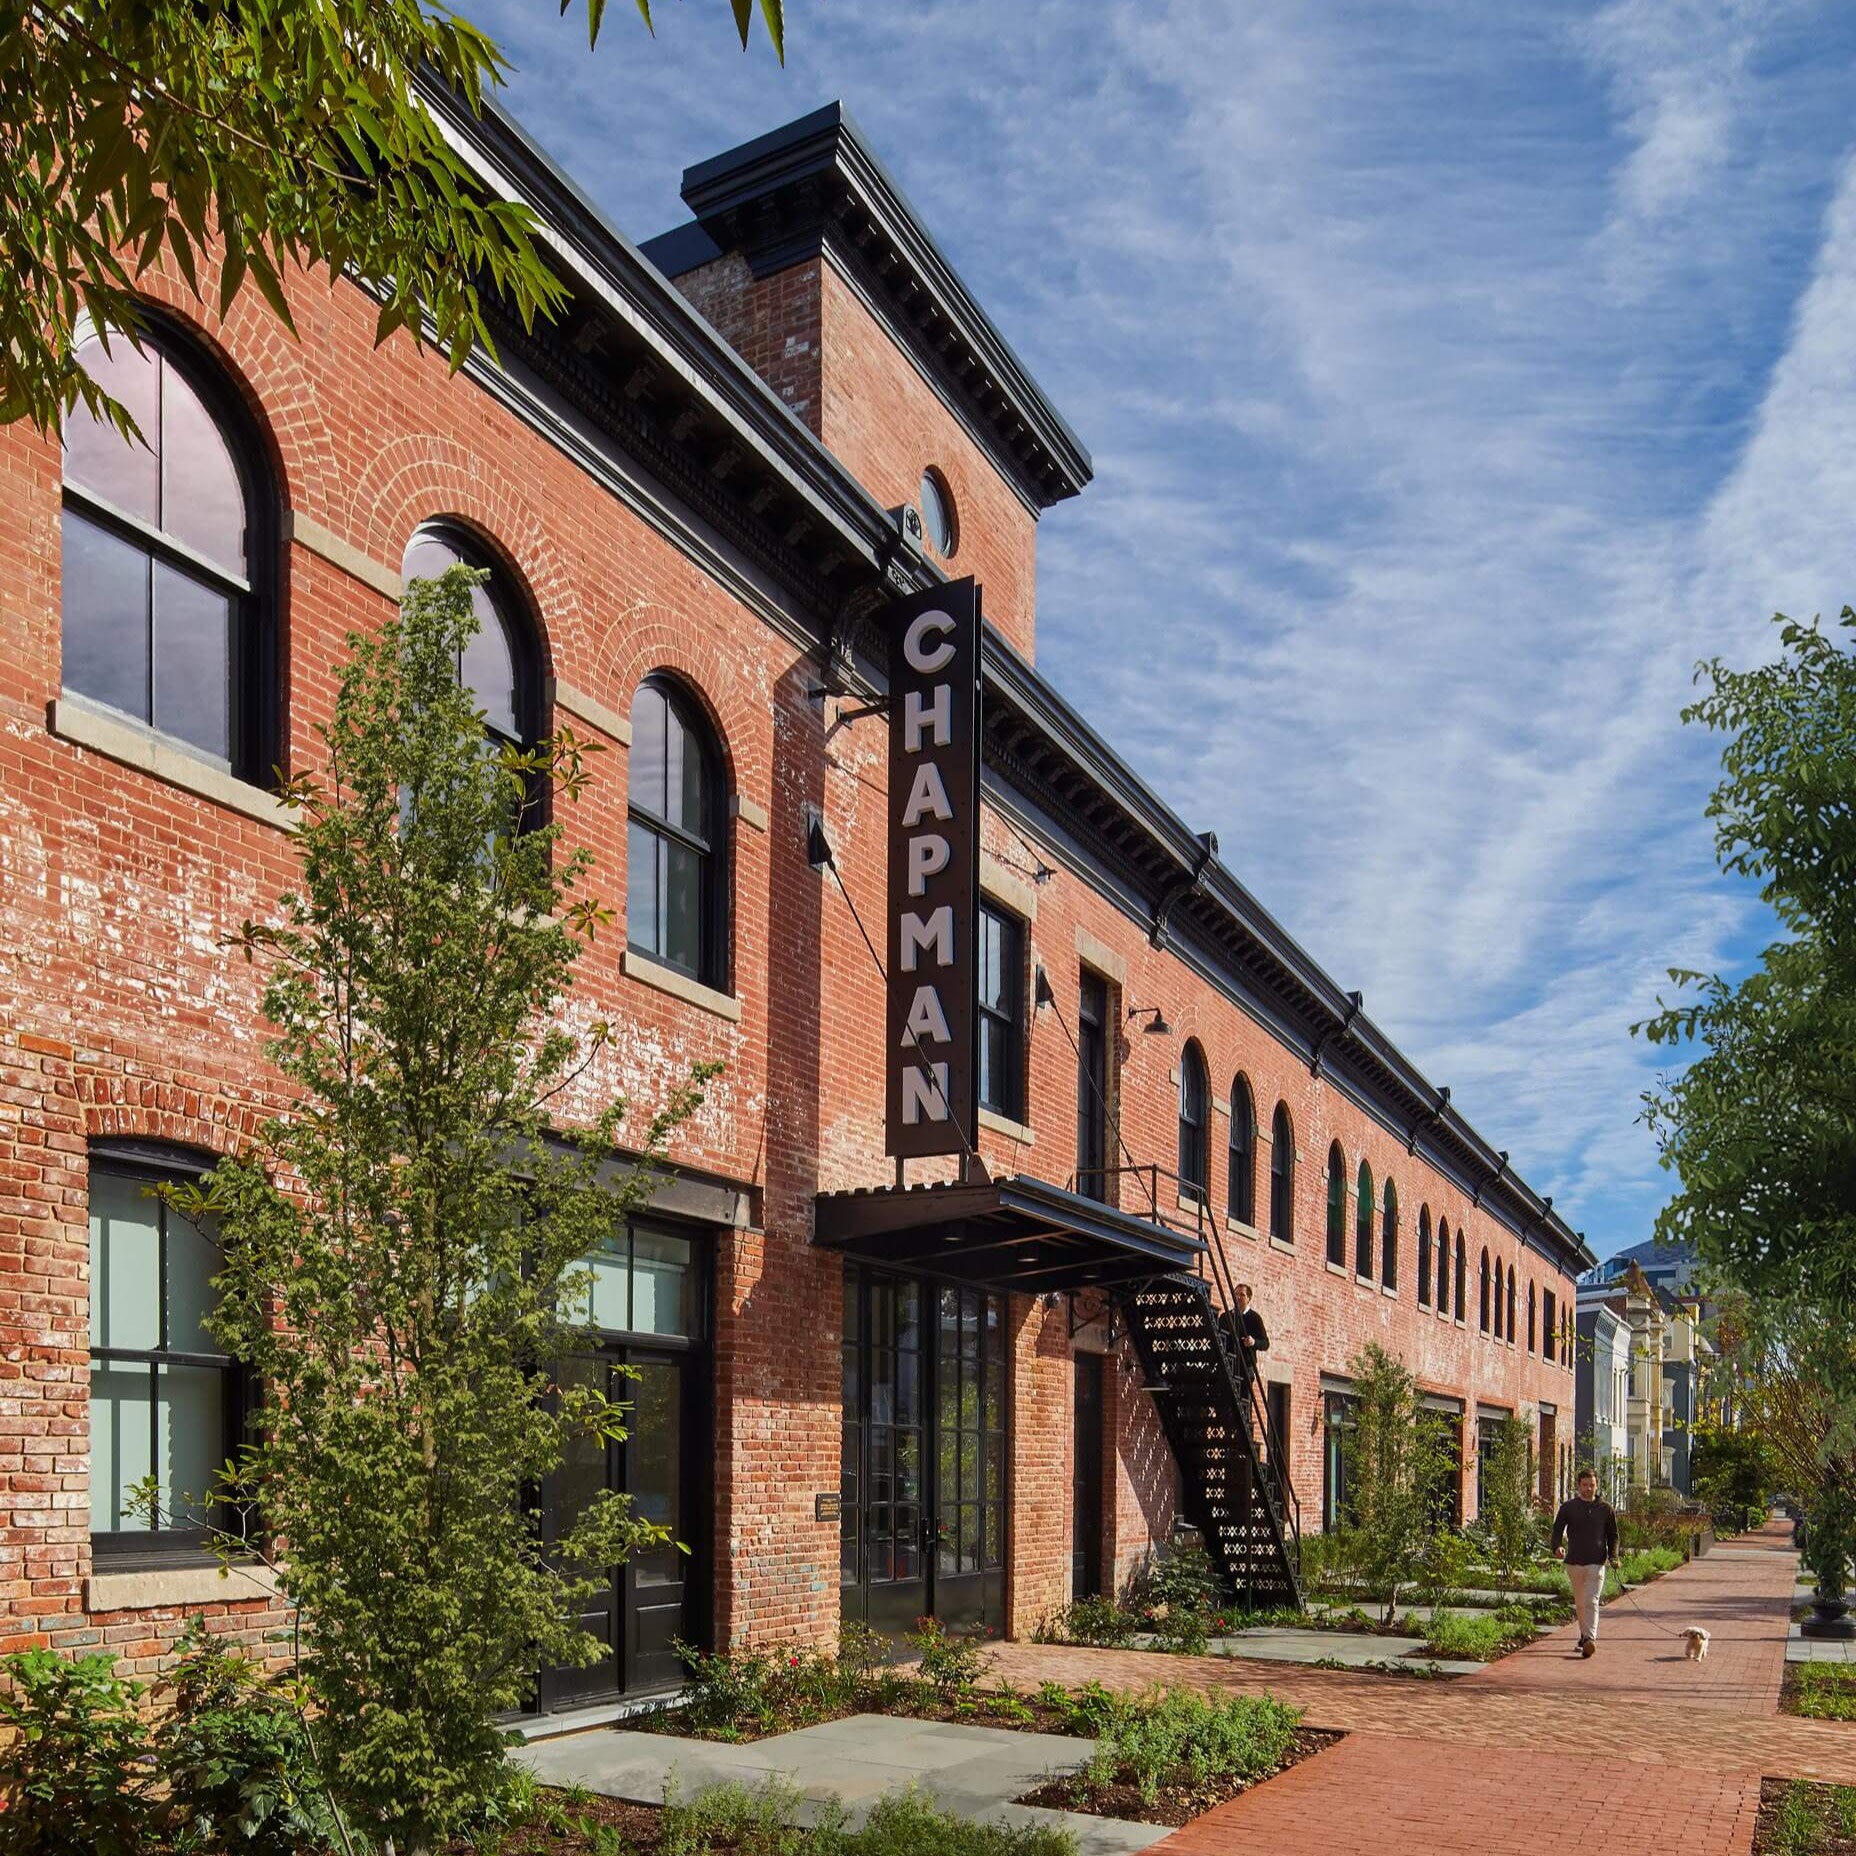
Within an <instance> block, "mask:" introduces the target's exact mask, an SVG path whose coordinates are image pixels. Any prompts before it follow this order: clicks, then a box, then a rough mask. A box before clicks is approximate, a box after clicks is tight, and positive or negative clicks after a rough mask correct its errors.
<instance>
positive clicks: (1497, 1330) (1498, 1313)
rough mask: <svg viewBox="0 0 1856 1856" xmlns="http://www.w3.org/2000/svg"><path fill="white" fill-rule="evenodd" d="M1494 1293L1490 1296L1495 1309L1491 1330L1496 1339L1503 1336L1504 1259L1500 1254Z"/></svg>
mask: <svg viewBox="0 0 1856 1856" xmlns="http://www.w3.org/2000/svg"><path fill="white" fill-rule="evenodd" d="M1494 1285H1495V1286H1494V1293H1493V1295H1492V1296H1491V1297H1490V1303H1489V1305H1490V1307H1491V1308H1492V1309H1493V1310H1494V1314H1495V1325H1494V1327H1493V1328H1492V1329H1491V1330H1490V1331H1491V1333H1492V1334H1493V1335H1494V1337H1495V1339H1497V1340H1500V1339H1501V1338H1502V1260H1501V1258H1500V1257H1499V1256H1498V1257H1497V1258H1496V1259H1495V1264H1494Z"/></svg>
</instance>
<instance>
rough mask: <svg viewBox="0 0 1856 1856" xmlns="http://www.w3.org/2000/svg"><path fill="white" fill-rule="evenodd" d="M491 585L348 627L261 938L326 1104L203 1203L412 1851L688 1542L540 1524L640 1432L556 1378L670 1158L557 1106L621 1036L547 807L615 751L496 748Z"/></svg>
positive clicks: (247, 945) (359, 1802)
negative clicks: (551, 1491) (473, 640)
mask: <svg viewBox="0 0 1856 1856" xmlns="http://www.w3.org/2000/svg"><path fill="white" fill-rule="evenodd" d="M479 577H480V576H477V575H475V574H473V573H471V572H470V571H469V570H467V569H464V568H454V569H452V570H451V571H450V572H449V573H447V574H446V575H445V576H444V577H443V579H442V580H438V581H432V582H426V581H415V582H414V583H413V585H412V587H411V588H410V589H409V591H408V594H407V597H406V600H405V602H404V605H403V607H402V613H401V617H400V618H399V620H398V621H396V622H394V623H391V624H389V625H387V626H385V627H383V628H382V630H381V631H380V632H379V633H378V634H377V635H375V636H373V637H355V638H352V639H351V640H350V652H351V655H350V658H349V660H348V662H347V664H346V666H345V668H344V670H343V672H342V676H341V683H340V692H339V696H338V699H337V702H336V706H335V712H334V719H333V721H332V723H331V724H329V725H328V726H327V727H326V728H325V729H324V730H323V740H324V743H325V746H326V761H327V765H326V770H325V771H324V772H322V773H321V774H320V775H319V776H310V775H305V776H304V777H303V778H301V779H299V780H297V781H296V782H295V783H294V784H293V785H292V786H291V787H290V788H289V789H288V791H287V797H288V799H289V802H290V803H291V805H292V806H293V807H294V808H295V810H296V812H297V814H298V815H299V818H300V824H299V826H298V829H297V832H296V839H295V842H296V848H297V852H298V855H299V858H300V863H301V879H300V885H299V887H298V889H297V890H296V891H294V892H293V893H291V894H288V895H286V896H285V897H284V898H283V899H282V901H281V903H280V905H279V910H278V915H277V918H276V919H275V920H274V921H271V922H268V923H264V924H258V923H250V922H248V923H246V924H245V925H244V927H243V928H242V930H241V931H240V932H239V934H238V935H237V937H236V944H237V945H238V946H240V947H241V948H242V949H243V951H244V953H245V955H246V957H247V958H248V959H251V960H254V961H259V962H262V963H264V964H265V965H266V967H267V969H268V975H267V983H266V988H265V994H264V1009H265V1013H266V1016H267V1018H268V1019H269V1021H270V1023H271V1025H272V1026H273V1028H274V1031H275V1035H274V1037H273V1038H272V1039H271V1041H270V1043H269V1045H268V1047H267V1049H268V1054H269V1056H270V1058H271V1060H272V1061H273V1062H274V1063H275V1064H276V1065H277V1067H278V1068H279V1070H281V1072H282V1073H283V1075H284V1076H285V1077H287V1078H288V1079H289V1081H290V1083H291V1084H292V1085H293V1086H294V1090H295V1093H296V1098H297V1100H296V1105H295V1106H294V1107H293V1108H292V1109H291V1110H290V1111H289V1112H288V1113H287V1114H284V1115H281V1116H279V1117H278V1118H277V1119H275V1120H273V1121H272V1122H270V1123H269V1124H268V1125H267V1126H266V1127H265V1129H264V1130H263V1133H262V1136H261V1138H260V1140H259V1142H258V1144H257V1147H256V1148H255V1150H254V1151H252V1152H250V1153H248V1154H245V1155H242V1156H240V1157H238V1158H235V1159H230V1160H227V1161H224V1162H222V1163H221V1164H220V1166H219V1167H218V1168H217V1169H216V1170H215V1171H214V1173H213V1174H212V1175H211V1177H210V1179H209V1181H208V1183H207V1184H206V1186H205V1187H204V1188H203V1189H202V1188H194V1189H192V1190H191V1191H182V1192H179V1193H176V1194H175V1195H174V1196H175V1198H176V1199H177V1201H178V1202H179V1203H180V1205H181V1208H182V1209H183V1210H186V1211H189V1212H191V1213H193V1214H196V1215H202V1216H203V1215H208V1214H210V1215H212V1216H214V1217H216V1219H217V1221H218V1235H219V1241H220V1244H221V1247H222V1251H223V1255H224V1269H223V1272H222V1274H221V1275H220V1276H219V1278H218V1279H217V1287H218V1290H219V1293H220V1297H221V1300H220V1304H219V1310H218V1313H217V1315H216V1316H215V1318H214V1320H213V1323H212V1326H213V1330H214V1332H215V1333H216V1334H217V1335H218V1336H219V1338H220V1339H221V1340H222V1341H223V1342H224V1343H225V1344H226V1346H227V1349H228V1351H230V1352H231V1353H233V1354H234V1355H235V1356H236V1357H237V1358H239V1359H240V1360H243V1361H246V1362H248V1363H249V1364H250V1365H251V1367H252V1368H253V1369H254V1371H255V1377H256V1378H257V1381H258V1383H259V1384H261V1385H262V1387H263V1388H264V1404H263V1407H262V1410H261V1413H260V1421H259V1426H258V1434H257V1438H256V1441H255V1442H254V1443H253V1444H252V1446H251V1447H250V1448H249V1449H248V1450H247V1451H246V1453H245V1454H244V1456H243V1458H242V1460H241V1461H240V1463H239V1464H238V1465H237V1466H236V1467H235V1469H233V1470H231V1471H229V1472H228V1487H227V1488H226V1489H225V1490H223V1491H222V1493H224V1494H227V1495H230V1496H231V1497H232V1498H233V1499H234V1500H235V1501H236V1502H239V1503H245V1504H249V1505H251V1507H252V1508H254V1509H255V1511H256V1512H257V1513H259V1514H261V1515H262V1517H263V1521H264V1526H265V1528H266V1530H267V1532H269V1533H270V1534H272V1535H274V1536H276V1537H277V1538H279V1539H280V1540H281V1541H282V1542H283V1543H284V1551H283V1555H282V1561H281V1578H282V1584H283V1588H284V1591H285V1594H286V1596H287V1598H288V1599H289V1601H290V1602H291V1603H292V1605H293V1606H294V1607H295V1610H296V1617H297V1626H298V1631H299V1638H300V1655H301V1668H302V1672H303V1675H304V1676H305V1678H306V1679H307V1681H308V1683H309V1684H310V1687H311V1690H312V1692H313V1694H314V1696H315V1698H316V1702H317V1718H316V1722H315V1736H316V1740H317V1744H318V1751H319V1755H320V1758H321V1760H322V1762H323V1765H324V1767H325V1769H326V1774H327V1777H328V1779H329V1781H330V1784H331V1788H332V1790H333V1792H334V1794H335V1796H336V1797H337V1798H338V1800H339V1801H340V1802H341V1804H342V1805H343V1806H344V1807H345V1809H346V1810H347V1812H348V1813H349V1814H350V1816H351V1817H352V1818H353V1820H354V1821H355V1822H356V1824H357V1826H358V1827H359V1828H360V1829H361V1830H362V1831H364V1832H365V1833H366V1834H367V1836H368V1837H369V1838H370V1839H372V1840H373V1841H374V1842H384V1841H387V1840H389V1839H390V1840H391V1841H392V1842H393V1844H394V1845H395V1847H397V1848H398V1849H399V1850H400V1851H402V1852H406V1851H414V1852H416V1851H421V1850H425V1849H429V1848H431V1847H433V1846H435V1845H437V1844H439V1843H442V1842H443V1841H444V1840H445V1839H446V1838H447V1837H449V1836H450V1835H452V1834H453V1833H454V1832H455V1831H456V1830H457V1829H458V1828H459V1827H460V1826H462V1825H465V1824H467V1823H469V1822H470V1820H471V1819H472V1818H473V1816H475V1815H476V1814H478V1813H480V1812H481V1811H482V1810H483V1809H484V1808H485V1807H486V1805H487V1804H489V1803H490V1802H492V1801H493V1800H494V1798H495V1796H496V1795H497V1792H498V1789H499V1786H500V1785H501V1784H502V1783H503V1780H504V1773H503V1764H502V1761H503V1754H502V1747H501V1743H500V1737H499V1735H498V1732H497V1730H496V1728H495V1726H494V1724H493V1716H494V1715H495V1714H496V1713H497V1712H498V1711H499V1710H504V1709H509V1708H513V1707H516V1706H518V1705H520V1704H521V1703H522V1702H524V1701H525V1699H527V1697H528V1695H529V1694H530V1692H531V1684H532V1681H533V1677H534V1674H535V1671H536V1669H537V1666H538V1665H539V1664H540V1663H543V1662H546V1663H573V1662H576V1661H579V1662H587V1661H590V1660H592V1658H593V1655H594V1654H595V1648H594V1645H593V1641H592V1639H591V1638H590V1637H589V1636H587V1634H586V1633H584V1632H583V1631H581V1630H580V1629H579V1627H578V1624H577V1623H576V1622H574V1621H573V1620H575V1619H577V1618H578V1616H579V1615H580V1614H581V1612H582V1611H583V1610H584V1608H585V1601H586V1600H587V1598H588V1597H589V1596H590V1594H591V1593H592V1591H593V1590H594V1589H595V1584H596V1582H597V1580H598V1579H599V1578H600V1577H601V1576H602V1575H603V1574H604V1573H605V1572H606V1570H607V1569H609V1568H611V1567H613V1566H616V1565H619V1564H621V1563H622V1562H623V1561H624V1560H625V1559H626V1558H627V1557H628V1556H629V1555H630V1554H631V1553H632V1552H634V1551H635V1550H638V1549H639V1548H641V1547H643V1546H646V1545H661V1544H662V1543H663V1541H664V1539H665V1536H664V1534H663V1532H662V1530H661V1529H658V1528H655V1527H652V1526H649V1525H647V1524H645V1523H644V1522H642V1521H641V1520H639V1519H638V1518H637V1517H636V1516H635V1515H633V1514H632V1513H631V1511H630V1509H629V1507H628V1504H627V1502H626V1500H625V1498H624V1497H622V1496H618V1495H606V1496H603V1497H601V1498H599V1499H597V1500H595V1501H594V1502H593V1503H592V1505H591V1506H589V1507H588V1508H587V1509H586V1510H585V1511H584V1512H583V1513H582V1515H581V1516H580V1517H579V1519H578V1521H577V1522H575V1523H574V1524H573V1525H572V1526H570V1527H569V1528H568V1529H567V1531H566V1533H565V1535H564V1536H563V1537H562V1538H559V1539H556V1540H553V1541H548V1540H545V1539H544V1537H543V1535H542V1532H541V1530H540V1529H539V1528H538V1526H537V1525H536V1515H535V1513H534V1491H535V1489H536V1488H537V1487H538V1486H539V1485H540V1483H541V1482H542V1480H543V1478H544V1477H545V1476H547V1475H548V1474H549V1472H550V1471H551V1470H553V1469H554V1468H556V1467H557V1466H558V1465H559V1463H560V1462H561V1460H562V1454H563V1450H564V1447H565V1445H566V1444H567V1442H568V1441H569V1440H570V1439H571V1438H572V1437H573V1436H575V1435H576V1434H581V1435H584V1434H588V1433H592V1434H597V1435H603V1436H607V1437H618V1436H622V1435H623V1432H622V1430H621V1428H620V1424H619V1414H620V1408H619V1407H617V1406H614V1405H612V1404H610V1403H609V1402H608V1401H607V1400H606V1399H605V1398H604V1396H603V1395H602V1394H600V1393H599V1392H597V1391H595V1390H594V1389H593V1388H592V1387H591V1386H589V1385H588V1384H586V1383H584V1380H583V1376H581V1377H580V1378H578V1379H577V1377H576V1376H575V1375H573V1374H570V1373H567V1372H559V1373H558V1376H557V1371H556V1369H557V1368H558V1367H559V1366H560V1365H561V1364H562V1363H564V1362H567V1361H569V1360H571V1359H572V1358H573V1356H574V1355H575V1354H576V1353H577V1352H580V1351H583V1350H584V1349H585V1347H586V1346H587V1344H588V1340H589V1335H588V1333H587V1331H586V1328H585V1326H584V1324H583V1322H582V1320H581V1319H580V1318H579V1315H578V1314H577V1313H576V1311H584V1310H585V1309H586V1306H587V1302H588V1293H587V1286H588V1283H589V1282H590V1272H588V1271H587V1270H586V1269H585V1268H584V1267H583V1264H582V1260H583V1259H585V1258H587V1257H588V1256H589V1255H592V1254H594V1253H596V1252H597V1251H598V1250H599V1248H600V1247H601V1245H602V1243H603V1242H604V1241H605V1240H607V1239H608V1238H609V1237H611V1236H612V1235H614V1233H615V1230H616V1228H617V1227H619V1226H620V1224H621V1221H622V1220H623V1217H624V1215H625V1211H626V1208H627V1206H628V1205H629V1204H630V1203H631V1202H632V1201H633V1200H634V1199H635V1198H636V1197H637V1196H638V1194H639V1192H640V1191H641V1190H642V1181H643V1177H644V1175H643V1171H642V1169H637V1168H635V1169H632V1170H630V1171H629V1172H626V1173H622V1174H621V1175H620V1176H619V1179H618V1181H617V1183H616V1184H615V1183H613V1182H612V1181H611V1180H610V1179H609V1178H608V1177H607V1174H608V1172H609V1169H608V1168H607V1167H606V1166H604V1165H603V1163H604V1162H606V1161H607V1160H608V1157H609V1156H610V1153H611V1151H612V1147H613V1144H614V1141H615V1138H616V1136H617V1134H618V1131H619V1126H620V1121H621V1116H622V1114H623V1105H622V1104H616V1103H615V1104H609V1105H607V1106H605V1107H604V1108H603V1109H601V1110H599V1111H598V1112H596V1113H593V1114H592V1115H591V1116H590V1119H588V1120H587V1121H586V1123H585V1125H584V1126H583V1128H582V1129H581V1131H580V1132H579V1134H578V1135H577V1136H576V1137H575V1138H574V1139H572V1140H563V1139H561V1138H559V1137H558V1135H557V1133H556V1130H555V1128H554V1126H553V1123H554V1119H555V1111H556V1109H557V1107H558V1105H560V1104H561V1103H562V1101H563V1100H564V1098H565V1097H566V1095H567V1094H568V1092H569V1091H571V1090H574V1089H575V1088H576V1087H578V1086H582V1085H583V1084H584V1083H585V1081H586V1078H587V1071H588V1066H589V1065H590V1064H591V1063H592V1062H593V1060H594V1058H595V1055H596V1053H597V1052H598V1051H599V1050H600V1049H601V1047H602V1046H604V1045H605V1044H606V1043H607V1042H608V1032H607V1029H606V1027H605V1026H604V1025H602V1024H597V1023H595V1024H590V1025H586V1026H585V1028H584V1029H583V1030H582V1031H580V1032H579V1033H576V1032H575V1031H572V1030H570V1029H568V1028H567V1027H568V1025H569V1024H570V1023H573V1022H574V1021H575V1020H580V1022H581V1023H583V1024H584V1022H585V1021H584V1020H583V1019H581V1018H580V1015H579V1014H578V1013H575V1012H574V1011H573V1010H572V1002H571V998H570V993H569V987H570V982H571V977H572V969H573V965H574V961H575V959H576V957H577V955H578V953H579V952H580V950H581V948H582V946H583V944H584V942H585V940H586V939H587V938H589V937H590V936H592V935H593V934H594V933H595V932H596V930H597V928H598V926H599V925H600V924H601V922H602V921H603V920H604V919H605V912H604V911H603V910H601V909H600V908H599V907H598V906H597V904H595V903H594V902H593V901H592V900H591V899H590V898H587V897H585V896H584V895H582V894H581V893H580V891H581V890H582V887H583V879H584V877H585V875H586V872H587V870H588V867H589V861H590V860H589V857H588V855H587V853H585V852H584V851H578V852H574V853H571V854H569V853H567V852H566V851H565V849H564V847H563V846H562V844H561V842H560V839H559V832H558V827H556V826H553V825H541V824H538V823H536V822H535V815H536V814H537V813H538V812H540V811H543V810H545V808H546V805H547V803H548V801H549V799H550V797H551V795H559V796H560V797H562V798H568V797H572V796H573V795H575V794H577V793H578V792H579V791H580V790H581V788H582V786H583V784H584V782H585V779H586V777H587V774H586V764H585V750H584V749H583V748H582V747H581V746H580V745H579V744H578V743H576V742H575V741H574V739H573V738H572V736H571V735H570V734H568V733H566V732H565V731H563V732H562V733H561V734H560V735H559V736H557V737H556V738H554V739H552V740H550V741H549V742H547V743H544V744H543V745H542V746H541V747H539V748H537V749H533V750H527V751H517V750H513V749H501V750H498V751H496V752H491V751H489V750H488V746H487V737H486V735H485V733H484V729H483V725H482V720H481V717H480V715H479V714H478V713H477V711H476V707H475V702H474V698H473V697H472V695H471V693H470V692H469V691H468V690H467V689H465V688H463V687H461V685H460V683H459V679H458V674H457V666H458V663H459V661H460V654H461V651H462V649H463V646H464V643H465V641H466V640H467V639H468V637H469V636H470V634H471V632H472V631H473V630H474V628H475V624H476V621H475V619H474V618H473V616H472V614H471V609H470V591H471V586H472V584H473V582H474V581H475V580H476V579H477V578H479ZM525 827H529V828H525ZM708 1073H709V1072H708V1071H707V1070H702V1071H699V1072H698V1073H697V1074H696V1076H695V1077H694V1078H693V1080H692V1081H691V1082H690V1083H689V1084H687V1085H686V1086H684V1087H683V1088H681V1089H679V1090H678V1091H676V1092H675V1093H674V1095H673V1097H672V1100H671V1101H670V1103H669V1105H668V1106H667V1108H666V1109H665V1111H664V1112H663V1113H661V1114H660V1115H659V1116H657V1118H656V1119H655V1120H654V1121H653V1122H652V1123H651V1125H650V1126H649V1128H648V1129H646V1130H645V1131H644V1134H643V1138H642V1140H641V1141H640V1142H639V1145H640V1146H641V1147H642V1149H643V1150H644V1152H645V1153H646V1154H647V1155H655V1154H657V1153H658V1152H659V1151H661V1149H662V1147H663V1144H664V1142H665V1140H666V1138H667V1136H668V1134H669V1132H670V1130H671V1129H672V1127H673V1126H674V1125H675V1124H676V1122H677V1121H678V1120H679V1119H680V1118H681V1117H683V1116H684V1115H686V1114H687V1113H688V1112H689V1110H690V1109H691V1108H692V1107H693V1106H694V1105H695V1103H696V1101H697V1100H698V1099H699V1095H700V1090H701V1087H702V1084H703V1082H704V1080H706V1076H707V1074H708Z"/></svg>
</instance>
